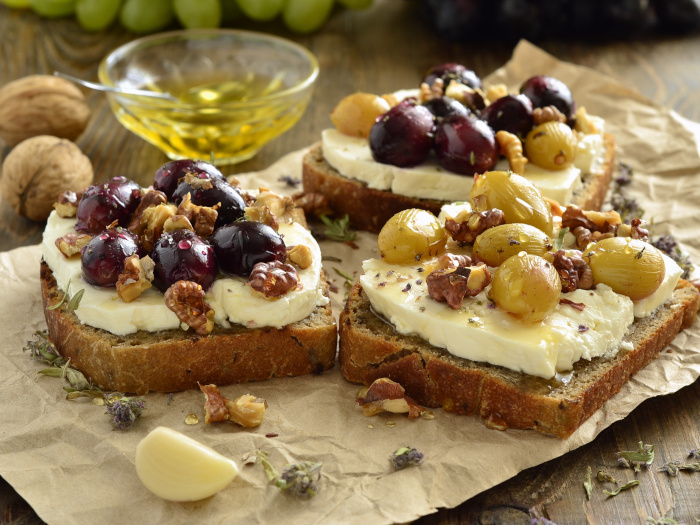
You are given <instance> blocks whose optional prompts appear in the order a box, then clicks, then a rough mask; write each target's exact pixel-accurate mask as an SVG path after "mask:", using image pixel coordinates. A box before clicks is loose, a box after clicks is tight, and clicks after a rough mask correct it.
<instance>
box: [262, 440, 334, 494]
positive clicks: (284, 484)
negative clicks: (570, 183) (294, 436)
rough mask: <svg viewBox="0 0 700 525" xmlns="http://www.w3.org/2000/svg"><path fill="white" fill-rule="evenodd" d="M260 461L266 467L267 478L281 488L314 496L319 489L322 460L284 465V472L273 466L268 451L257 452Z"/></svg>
mask: <svg viewBox="0 0 700 525" xmlns="http://www.w3.org/2000/svg"><path fill="white" fill-rule="evenodd" d="M257 455H258V457H259V458H260V463H261V464H262V466H263V468H264V469H265V474H266V475H267V479H268V480H269V481H270V483H272V484H273V485H275V486H276V487H278V488H279V489H281V490H288V491H289V492H290V493H292V494H294V495H296V496H299V497H302V498H312V497H313V496H315V495H316V493H317V492H318V490H319V487H318V483H319V481H320V480H321V467H322V466H323V463H321V462H320V461H300V462H299V463H292V464H290V465H287V466H286V467H284V470H283V471H282V474H278V473H277V470H275V467H273V466H272V463H270V461H269V459H268V458H267V453H265V452H259V451H258V452H257Z"/></svg>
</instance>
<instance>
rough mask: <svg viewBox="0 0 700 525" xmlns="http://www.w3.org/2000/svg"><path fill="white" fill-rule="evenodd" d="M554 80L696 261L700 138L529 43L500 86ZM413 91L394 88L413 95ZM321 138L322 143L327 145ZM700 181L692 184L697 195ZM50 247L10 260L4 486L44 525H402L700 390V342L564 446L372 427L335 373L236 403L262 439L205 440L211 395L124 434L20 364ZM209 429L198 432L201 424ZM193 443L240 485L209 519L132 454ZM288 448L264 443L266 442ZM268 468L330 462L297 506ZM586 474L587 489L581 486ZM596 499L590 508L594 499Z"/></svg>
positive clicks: (690, 339)
mask: <svg viewBox="0 0 700 525" xmlns="http://www.w3.org/2000/svg"><path fill="white" fill-rule="evenodd" d="M543 73H546V74H550V75H553V76H556V77H558V78H560V79H561V80H563V81H564V82H566V83H567V84H568V85H570V86H571V88H572V90H573V92H574V96H575V98H576V100H577V101H578V103H579V104H580V105H585V106H586V107H587V108H588V109H589V112H591V113H594V114H598V115H601V116H603V117H605V118H606V120H607V123H608V129H609V130H610V131H611V132H612V133H614V134H615V136H616V138H617V141H618V150H619V158H620V159H623V160H624V161H625V162H628V163H630V164H631V165H632V166H633V167H634V168H635V169H636V172H637V173H636V176H635V182H634V185H633V188H632V189H633V190H634V194H636V195H638V196H639V197H640V198H641V199H642V201H643V203H644V207H645V209H646V215H645V217H646V218H647V219H650V218H652V217H653V218H654V224H655V226H654V233H655V234H656V235H658V234H660V233H662V232H672V233H673V234H674V235H676V236H677V238H678V239H680V240H682V241H684V247H685V248H686V249H688V250H689V251H690V253H691V255H692V257H693V259H694V260H695V261H700V246H699V245H698V243H697V241H695V240H694V239H693V238H692V236H691V232H692V231H695V232H697V231H698V228H699V226H700V225H699V223H700V216H699V215H698V212H697V210H698V209H700V193H699V192H700V185H699V184H697V183H695V184H691V177H696V176H697V175H698V173H699V172H700V156H699V155H698V143H697V139H696V136H695V130H696V127H697V126H696V125H695V124H693V123H690V122H688V121H685V120H684V119H682V118H680V117H679V116H678V115H676V114H675V113H674V112H672V111H669V110H666V109H664V108H659V107H657V106H655V105H654V104H652V103H651V102H649V101H647V100H645V99H644V98H643V97H642V96H640V95H639V94H638V93H636V92H635V91H633V90H632V89H630V88H628V87H625V86H623V85H620V84H618V83H616V82H614V81H612V80H611V79H609V78H606V77H604V76H602V75H600V74H598V73H596V72H594V71H591V70H588V69H585V68H582V67H578V66H574V65H571V64H565V63H562V62H559V61H557V60H555V59H554V58H552V57H550V56H549V55H547V54H545V53H544V52H542V51H541V50H539V49H537V48H535V47H533V46H532V45H530V44H527V43H521V44H519V45H518V47H517V48H516V49H515V52H514V55H513V58H512V60H511V61H510V62H509V63H507V64H506V65H505V66H504V67H503V68H502V69H500V70H498V71H496V72H495V73H494V74H492V75H491V76H490V77H489V78H488V79H487V83H493V82H505V83H507V84H508V85H510V86H511V87H512V88H515V87H517V86H518V85H519V84H520V82H521V81H522V80H523V79H525V78H527V77H529V76H531V75H534V74H543ZM402 87H405V86H396V88H397V89H398V88H402ZM319 131H320V130H319ZM302 153H303V152H296V153H293V154H290V155H289V156H287V157H284V158H283V159H281V160H280V161H279V162H278V163H277V164H275V165H273V166H272V167H270V168H269V169H267V170H265V171H264V172H261V173H258V174H255V175H250V176H244V177H239V179H241V180H242V181H243V183H244V186H247V187H256V186H257V185H258V184H265V185H267V186H269V187H273V188H274V189H278V190H284V191H286V192H288V193H289V192H292V191H294V189H293V188H289V187H285V185H284V183H282V182H280V181H279V180H278V179H279V177H280V176H281V175H291V176H293V177H299V176H300V166H301V156H302ZM692 180H694V179H692ZM375 243H376V237H375V236H373V235H370V234H360V235H359V236H358V245H359V247H360V249H359V250H353V249H352V248H350V247H348V246H345V245H343V244H339V243H332V242H324V243H322V251H323V253H324V254H325V255H332V256H335V257H339V258H340V259H342V263H335V262H327V263H325V268H326V270H327V273H328V275H330V276H331V278H332V279H333V280H334V281H335V284H336V286H337V287H338V288H339V291H338V292H337V293H335V294H333V300H334V301H333V308H334V309H335V311H336V312H338V311H339V310H340V308H341V303H342V299H343V295H344V292H345V288H344V286H343V279H342V278H341V277H339V276H338V274H337V273H336V272H335V269H334V268H340V269H342V270H343V271H346V272H348V273H351V274H353V273H354V272H355V271H356V270H357V269H358V268H359V267H360V261H361V260H362V259H365V258H367V257H369V256H372V255H373V254H374V253H375ZM39 259H40V250H39V247H38V246H34V247H28V248H21V249H17V250H13V251H11V252H6V253H2V254H0V289H2V290H3V298H4V299H3V301H0V333H2V334H3V336H2V338H0V414H1V415H2V425H0V475H2V477H3V478H5V479H6V480H7V481H8V482H9V483H10V484H12V486H13V487H14V488H15V489H16V490H17V491H18V492H19V494H20V495H22V496H23V497H24V498H25V499H26V500H27V501H28V502H29V503H30V504H31V505H32V506H33V508H34V509H35V510H36V512H37V513H38V514H39V516H40V517H41V518H42V519H43V520H45V521H46V522H48V523H50V524H53V523H61V524H81V525H85V524H89V523H100V524H105V523H129V522H136V523H253V524H256V523H283V522H285V523H307V524H311V523H373V524H380V523H398V522H406V521H409V520H412V519H415V518H417V517H419V516H422V515H426V514H429V513H432V512H435V510H436V509H438V508H441V507H454V506H457V505H458V504H460V503H461V502H463V501H465V500H467V499H469V498H470V497H472V496H474V495H475V494H478V493H479V492H482V491H484V490H486V489H488V488H490V487H492V486H494V485H496V484H498V483H500V482H502V481H504V480H506V479H508V478H510V477H512V476H514V475H515V474H517V473H518V472H520V471H521V470H523V469H525V468H528V467H531V466H534V465H537V464H540V463H543V462H545V461H547V460H550V459H552V458H555V457H558V456H560V455H562V454H564V453H566V452H568V451H570V450H572V449H575V448H577V447H579V446H581V445H583V444H585V443H588V442H590V441H591V440H593V439H594V438H595V436H596V435H597V434H598V433H600V432H601V431H602V430H603V429H604V428H606V427H608V426H609V425H610V424H612V423H613V422H614V421H617V420H619V419H621V418H623V417H625V416H626V415H627V414H629V413H630V412H631V411H632V410H633V409H634V408H635V407H636V406H637V405H638V404H639V403H641V402H642V401H644V400H645V399H647V398H649V397H651V396H658V395H664V394H668V393H670V392H675V391H677V390H679V389H680V388H681V387H683V386H685V385H688V384H690V383H692V382H693V381H695V380H696V378H697V377H698V375H700V326H698V323H696V324H695V325H694V326H693V327H692V328H691V329H689V330H687V331H685V332H684V333H682V334H680V335H679V336H678V337H677V338H676V340H675V342H674V344H673V345H672V346H671V350H672V351H671V352H663V353H662V354H661V355H660V356H659V358H658V359H656V360H655V361H654V362H653V363H652V364H651V365H649V366H647V367H646V369H644V370H643V371H641V372H640V373H639V374H638V375H636V376H635V377H634V378H633V379H632V380H631V381H630V382H629V383H628V384H627V385H626V386H625V387H624V388H623V390H622V392H621V393H620V394H618V395H617V396H615V398H614V399H612V400H611V401H610V402H608V403H607V404H606V405H605V407H604V408H603V409H601V410H600V411H599V412H597V413H596V414H594V416H593V417H592V418H591V419H590V420H589V421H587V422H586V423H585V424H584V425H583V426H582V427H581V428H580V429H579V430H578V431H577V432H576V433H575V434H574V435H573V436H571V437H570V438H569V439H567V440H560V439H557V438H551V437H547V436H543V435H540V434H538V433H536V432H534V431H514V430H508V431H505V432H499V431H495V430H488V429H486V428H485V426H484V425H483V423H482V422H481V421H480V420H478V419H476V418H472V417H464V416H454V415H451V414H448V413H445V412H443V411H441V410H435V416H436V417H435V419H434V420H421V419H418V420H414V421H409V420H408V419H407V418H406V417H405V416H404V415H392V414H389V415H387V414H381V415H378V416H375V417H372V418H368V417H365V416H364V415H362V411H361V409H360V408H359V407H358V406H357V405H356V404H355V402H354V399H355V393H356V391H357V390H358V386H357V385H354V384H350V383H348V382H346V381H345V380H344V379H343V377H342V376H341V374H340V372H339V370H338V369H337V367H336V368H335V369H334V370H332V371H330V372H327V373H324V374H322V375H321V376H314V377H300V378H292V379H278V380H272V381H266V382H259V383H250V384H246V385H232V386H226V387H222V392H223V393H224V395H226V396H227V397H229V398H235V397H238V396H239V395H242V394H245V393H252V394H254V395H256V396H259V397H264V398H265V399H267V400H268V403H269V408H268V411H267V413H266V415H265V420H264V422H263V424H262V425H261V426H260V427H259V428H257V429H252V430H247V429H243V428H241V427H238V426H236V425H234V424H232V423H230V424H229V423H226V424H214V425H205V424H204V423H203V419H204V418H203V403H204V397H203V395H202V394H201V393H200V392H197V391H190V392H183V393H178V394H175V395H174V396H173V397H172V400H171V401H170V402H168V401H169V398H168V396H167V395H165V394H150V395H147V396H146V400H147V410H146V412H145V415H144V416H143V417H142V418H141V419H140V420H139V421H137V423H136V424H135V425H134V427H133V428H132V429H130V430H128V431H124V432H119V431H112V430H111V426H110V422H109V420H110V418H109V416H107V415H105V414H104V408H103V407H99V406H96V405H94V404H92V403H91V402H90V401H88V400H86V399H81V400H76V401H67V400H65V393H64V392H63V390H62V386H63V385H64V383H63V382H62V381H61V380H60V379H56V378H48V377H43V376H37V371H38V370H40V369H42V368H45V366H44V365H41V364H39V363H37V362H35V361H32V360H31V359H30V358H29V356H28V354H26V353H23V352H22V347H23V345H24V344H25V341H26V340H28V339H30V338H31V337H30V336H31V334H32V333H33V332H34V331H35V330H39V329H43V328H45V324H44V320H43V312H42V308H41V302H40V297H39V281H38V273H39V272H38V262H39ZM190 413H192V414H196V415H198V416H199V419H200V421H202V422H201V423H200V424H198V425H194V426H188V425H186V424H185V422H184V420H185V417H186V416H187V415H188V414H190ZM159 425H164V426H167V427H170V428H173V429H175V430H178V431H180V432H183V433H185V434H187V435H189V436H191V437H193V438H195V439H197V440H199V441H201V442H202V443H205V444H207V445H209V446H211V447H213V448H214V449H216V450H217V451H219V452H220V453H222V454H224V455H226V456H228V457H230V458H233V459H234V460H236V461H237V462H238V463H239V465H240V468H241V474H240V476H239V477H238V478H236V479H235V480H234V481H233V483H231V485H229V486H228V487H227V488H225V489H224V490H222V491H221V492H220V493H219V494H217V495H216V496H213V497H211V498H208V499H206V500H203V501H200V502H196V503H188V504H182V503H172V502H168V501H164V500H162V499H159V498H158V497H156V496H154V495H152V494H151V493H150V492H149V491H148V490H146V489H145V488H144V487H143V486H142V484H141V482H140V481H139V479H138V477H137V475H136V471H135V468H134V450H135V447H136V445H137V444H138V442H139V441H140V440H141V439H142V438H143V437H144V436H145V435H146V434H147V433H148V432H149V431H150V430H152V429H153V428H155V427H156V426H159ZM271 433H274V434H277V436H276V437H266V434H271ZM404 445H409V446H413V447H416V448H418V449H419V450H420V451H422V452H423V453H424V454H425V461H424V464H423V465H421V466H420V467H413V468H409V469H406V470H403V471H400V472H396V473H394V472H392V471H391V469H390V463H389V460H388V458H389V455H390V454H391V453H392V452H393V451H394V450H396V449H397V448H399V447H401V446H404ZM256 449H258V450H264V451H267V452H269V455H270V459H271V461H272V462H273V464H275V465H277V466H278V467H282V466H283V465H284V464H285V463H287V462H294V461H300V460H320V461H322V462H323V464H324V465H323V480H322V490H321V492H320V493H319V494H318V495H317V496H316V497H315V498H313V499H311V500H308V501H305V500H298V499H295V498H293V497H290V496H288V495H287V494H285V493H282V492H281V491H279V490H278V489H277V488H275V487H273V486H270V485H269V484H268V482H267V479H266V477H265V475H264V473H263V469H262V468H261V467H260V465H253V466H243V463H242V461H241V458H242V457H243V456H244V455H245V454H247V453H249V452H251V451H253V450H256ZM583 475H584V474H583V473H582V476H583ZM582 497H583V496H582Z"/></svg>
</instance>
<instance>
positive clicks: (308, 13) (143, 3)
mask: <svg viewBox="0 0 700 525" xmlns="http://www.w3.org/2000/svg"><path fill="white" fill-rule="evenodd" d="M337 3H338V4H340V5H341V6H342V7H346V8H349V9H366V8H368V7H370V6H371V5H372V3H373V0H338V2H337ZM0 4H5V5H6V6H8V7H10V8H17V9H20V8H31V9H33V10H34V11H35V12H36V13H37V14H38V15H39V16H42V17H44V18H62V17H68V16H75V17H76V19H77V20H78V23H79V24H80V25H81V27H82V28H83V29H85V30H87V31H101V30H103V29H106V28H107V27H109V26H111V25H112V24H113V23H115V22H116V21H117V20H119V22H120V23H121V25H122V26H123V27H124V28H125V29H126V30H128V31H131V32H132V33H139V34H144V33H154V32H156V31H160V30H162V29H165V28H167V27H169V26H171V25H173V24H176V23H179V24H180V25H181V26H182V27H184V28H186V29H195V28H215V27H222V26H232V25H235V24H236V22H237V21H238V20H240V19H243V18H246V17H247V18H249V19H251V20H254V21H257V22H269V21H272V20H274V19H276V18H280V17H281V18H282V20H283V21H284V24H285V26H286V27H287V28H289V29H290V30H291V31H294V32H295V33H301V34H305V33H311V32H313V31H315V30H317V29H319V28H320V27H321V26H322V25H323V24H324V23H325V22H326V20H328V17H329V16H330V14H331V11H332V10H333V7H334V4H335V0H0Z"/></svg>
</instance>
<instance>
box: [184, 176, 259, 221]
mask: <svg viewBox="0 0 700 525" xmlns="http://www.w3.org/2000/svg"><path fill="white" fill-rule="evenodd" d="M209 182H211V186H212V187H211V188H208V189H207V188H206V187H200V188H193V187H192V186H191V185H190V184H188V183H187V182H185V181H184V180H183V181H181V182H180V184H178V186H177V188H176V189H175V192H174V193H173V197H172V201H173V202H174V203H175V204H180V202H182V198H183V197H184V196H185V195H187V194H188V193H189V194H190V197H191V199H192V202H193V203H194V204H197V205H199V206H209V207H211V206H215V205H216V204H218V203H220V204H221V207H220V208H219V210H218V211H219V216H218V217H217V219H216V224H215V227H216V228H219V227H221V226H223V225H225V224H230V223H232V222H233V221H237V220H238V219H240V218H241V217H243V214H244V213H245V206H246V205H245V201H244V200H243V197H241V194H240V193H238V190H237V189H236V188H234V187H233V186H231V185H230V184H229V183H228V182H226V180H225V179H209Z"/></svg>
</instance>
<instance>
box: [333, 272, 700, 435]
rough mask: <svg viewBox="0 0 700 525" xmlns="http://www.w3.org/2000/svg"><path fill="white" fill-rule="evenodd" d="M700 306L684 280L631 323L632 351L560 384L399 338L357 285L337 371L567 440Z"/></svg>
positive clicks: (501, 424)
mask: <svg viewBox="0 0 700 525" xmlns="http://www.w3.org/2000/svg"><path fill="white" fill-rule="evenodd" d="M699 301H700V294H699V293H698V290H697V289H696V288H695V287H694V286H693V285H691V284H690V283H688V282H687V281H683V280H681V281H680V282H679V284H678V286H677V287H676V290H675V291H674V293H673V296H672V298H671V299H669V300H668V301H667V302H666V303H665V304H663V305H662V306H661V307H659V309H658V310H657V311H656V312H655V313H653V314H652V315H650V316H649V317H647V318H644V319H639V320H636V321H635V322H634V324H633V325H632V327H631V329H630V330H629V332H628V333H627V335H626V336H625V339H624V340H625V341H628V342H630V343H632V345H633V346H634V348H633V349H632V350H622V349H621V350H620V351H619V353H618V354H617V355H616V356H615V357H613V358H595V359H593V360H591V361H585V360H580V361H578V362H577V363H576V364H575V365H574V369H573V373H572V374H571V379H570V380H568V381H567V382H562V381H558V380H545V379H541V378H537V377H534V376H529V375H527V374H523V373H520V372H514V371H512V370H509V369H506V368H503V367H500V366H494V365H490V364H488V363H477V362H474V361H470V360H468V359H464V358H459V357H455V356H453V355H452V354H450V353H449V352H447V351H446V350H444V349H441V348H437V347H435V346H432V345H430V344H429V343H427V342H426V341H424V340H423V339H421V338H420V337H415V336H405V335H400V334H398V333H396V332H395V331H394V328H393V327H392V326H391V324H389V323H388V322H387V321H386V320H384V319H383V318H381V317H380V316H378V315H377V314H375V313H373V311H372V310H371V306H370V302H369V299H368V297H367V295H366V294H365V293H364V291H363V290H362V286H361V285H360V283H359V281H358V282H357V283H356V284H355V286H354V287H353V289H352V290H351V292H350V295H349V299H348V302H347V304H346V306H345V309H344V310H343V312H342V313H341V316H340V350H339V360H340V367H341V371H342V373H343V375H344V376H345V377H346V378H347V379H348V380H349V381H353V382H356V383H363V384H365V385H370V384H371V383H372V382H373V381H374V380H375V379H377V378H380V377H388V378H390V379H392V380H394V381H396V382H398V383H400V384H401V385H402V386H403V387H404V388H405V389H406V393H407V395H409V396H411V397H412V398H413V399H415V400H416V401H417V402H418V403H419V404H421V405H424V406H428V407H442V408H443V409H444V410H446V411H448V412H455V413H458V414H466V415H479V416H480V417H481V418H483V419H484V421H485V423H486V425H487V426H489V427H492V428H498V429H506V428H519V429H535V430H537V431H539V432H542V433H544V434H553V435H555V436H559V437H561V438H565V437H568V436H569V435H571V433H572V432H574V430H576V429H577V428H578V427H579V426H580V425H581V424H582V423H583V422H584V421H586V419H588V418H589V417H590V416H591V415H592V414H593V413H594V412H595V411H596V410H598V409H599V408H600V407H601V406H602V405H603V404H604V403H605V402H606V401H607V400H608V399H610V398H611V397H612V396H613V395H615V394H616V393H617V392H619V391H620V389H621V388H622V386H623V385H624V384H625V383H626V382H627V380H628V379H629V378H630V377H631V376H632V375H634V374H635V373H637V372H638V371H639V370H641V369H642V368H643V367H644V366H646V365H647V364H648V363H649V362H650V361H652V360H653V359H654V358H655V357H656V356H657V355H658V354H659V353H660V352H661V350H663V349H664V348H665V347H666V346H667V345H668V344H669V343H671V341H672V340H673V339H674V338H675V336H676V334H678V332H679V331H680V330H682V329H684V328H687V327H688V326H690V325H691V324H692V323H693V321H694V319H695V316H696V313H697V310H698V303H699Z"/></svg>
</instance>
